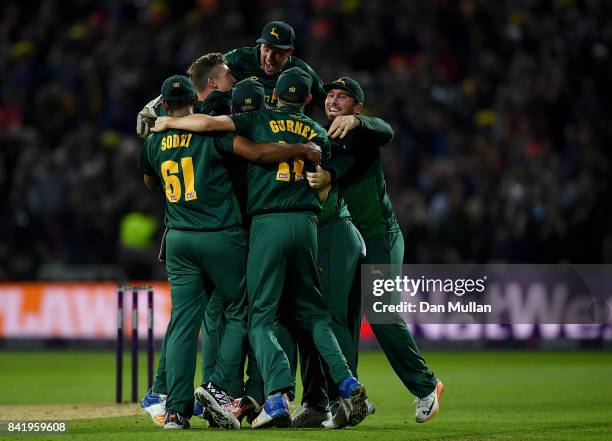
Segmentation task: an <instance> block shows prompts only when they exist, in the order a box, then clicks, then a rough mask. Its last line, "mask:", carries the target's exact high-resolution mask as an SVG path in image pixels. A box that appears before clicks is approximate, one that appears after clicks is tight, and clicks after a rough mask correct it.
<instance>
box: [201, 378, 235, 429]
mask: <svg viewBox="0 0 612 441" xmlns="http://www.w3.org/2000/svg"><path fill="white" fill-rule="evenodd" d="M195 397H196V400H198V401H199V402H200V403H202V405H203V406H204V407H206V408H207V409H208V411H209V412H210V414H211V415H212V418H213V420H214V421H215V423H217V424H218V425H219V426H221V427H223V428H224V429H240V421H238V419H237V418H236V417H235V416H234V414H233V413H232V411H233V409H232V404H231V401H230V398H229V397H228V396H227V394H226V393H225V391H223V390H222V389H221V388H219V387H217V386H215V385H214V384H213V383H211V382H210V381H208V382H206V383H202V385H201V386H200V387H198V388H197V389H196V391H195Z"/></svg>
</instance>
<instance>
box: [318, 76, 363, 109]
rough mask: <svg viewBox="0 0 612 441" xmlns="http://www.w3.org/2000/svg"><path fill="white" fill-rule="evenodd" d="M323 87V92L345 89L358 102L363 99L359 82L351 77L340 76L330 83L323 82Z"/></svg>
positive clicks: (361, 101)
mask: <svg viewBox="0 0 612 441" xmlns="http://www.w3.org/2000/svg"><path fill="white" fill-rule="evenodd" d="M323 89H325V92H329V91H330V90H332V89H342V90H346V91H347V92H348V93H350V94H351V96H352V97H353V98H355V100H356V101H357V102H358V103H363V100H364V99H365V96H364V94H363V89H362V88H361V86H360V85H359V83H358V82H357V81H355V80H354V79H352V78H351V77H340V78H338V79H337V80H334V81H332V82H331V83H327V84H324V85H323Z"/></svg>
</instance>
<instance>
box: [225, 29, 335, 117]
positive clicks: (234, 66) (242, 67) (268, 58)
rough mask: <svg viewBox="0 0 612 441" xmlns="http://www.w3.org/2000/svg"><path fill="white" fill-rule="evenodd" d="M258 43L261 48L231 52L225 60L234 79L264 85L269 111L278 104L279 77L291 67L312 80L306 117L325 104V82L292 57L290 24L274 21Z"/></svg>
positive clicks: (264, 30)
mask: <svg viewBox="0 0 612 441" xmlns="http://www.w3.org/2000/svg"><path fill="white" fill-rule="evenodd" d="M257 43H259V44H258V45H257V46H254V47H242V48H238V49H234V50H231V51H229V52H227V53H226V54H225V58H226V59H227V65H228V66H229V68H230V69H231V71H232V75H233V76H234V77H236V79H237V80H238V81H241V80H244V79H246V78H251V79H253V80H256V81H258V82H259V83H261V85H262V86H263V88H264V91H265V96H266V107H267V108H268V109H272V108H275V107H276V104H277V97H276V95H275V94H274V88H275V87H276V81H277V80H278V77H279V75H280V74H281V73H282V72H283V71H285V70H287V69H291V68H292V67H299V68H300V69H302V70H303V71H304V72H306V73H307V74H308V76H309V77H310V79H311V80H312V84H311V86H310V94H311V95H312V101H311V102H309V103H308V104H307V105H306V107H305V110H304V113H305V114H306V115H309V114H311V113H312V106H313V104H317V105H322V104H323V100H324V99H325V91H324V90H323V82H322V81H321V79H320V78H319V76H318V75H317V73H316V72H315V71H314V70H313V69H312V68H311V67H310V66H309V65H308V64H306V63H305V62H303V61H302V60H300V59H299V58H297V57H295V56H294V55H293V51H294V44H295V31H294V30H293V28H292V27H291V26H290V25H289V24H287V23H285V22H284V21H271V22H270V23H268V24H266V25H265V26H264V27H263V29H262V31H261V37H259V38H258V39H257Z"/></svg>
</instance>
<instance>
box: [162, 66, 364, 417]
mask: <svg viewBox="0 0 612 441" xmlns="http://www.w3.org/2000/svg"><path fill="white" fill-rule="evenodd" d="M311 86H312V80H311V78H310V76H309V75H308V74H307V73H306V72H304V71H303V70H301V69H299V68H292V69H288V70H286V71H285V72H283V73H282V74H281V75H280V76H279V79H278V82H277V85H276V93H277V96H278V98H279V103H280V104H279V105H280V107H279V108H278V109H276V110H265V111H259V112H250V113H243V114H238V115H234V116H232V117H231V118H228V117H223V116H222V117H208V116H206V115H191V116H190V117H186V118H160V119H158V120H157V121H156V123H155V129H154V130H156V131H157V130H160V129H165V128H167V127H182V128H184V129H189V130H201V131H210V130H216V131H234V130H236V131H238V133H241V134H245V135H247V136H249V138H250V139H252V140H254V141H263V140H268V141H278V142H299V141H314V142H317V143H320V144H321V146H322V148H323V151H324V153H325V151H327V152H328V151H329V150H328V149H329V144H328V140H327V137H326V133H325V131H324V130H323V128H322V127H320V126H319V125H318V124H317V123H315V122H314V121H312V120H311V119H310V118H308V117H307V116H305V115H304V114H303V112H302V109H303V106H304V105H305V104H306V103H307V102H308V101H309V100H310V99H311V97H310V88H311ZM310 165H311V164H306V166H310ZM304 167H305V164H304V162H302V161H301V160H298V159H296V158H294V159H292V160H290V161H283V162H280V163H279V164H277V165H274V166H271V165H267V166H261V165H257V164H249V170H248V180H249V183H248V187H249V188H248V214H249V215H250V216H252V217H253V221H252V224H251V233H250V237H249V259H248V264H247V292H248V296H249V340H250V342H251V345H252V346H253V349H254V351H255V356H256V358H257V363H258V365H259V368H260V370H261V372H262V376H263V378H264V384H265V394H266V401H265V404H264V409H263V410H262V412H261V413H260V415H259V416H258V417H257V418H256V419H255V421H254V422H253V427H267V426H288V425H289V424H290V421H291V416H290V413H289V408H288V407H289V406H288V402H287V398H286V397H285V395H284V393H285V392H288V391H290V390H291V389H292V388H293V387H294V384H293V377H292V375H291V372H290V367H289V361H288V360H287V355H286V354H285V352H284V351H283V349H282V348H281V346H280V345H279V343H278V341H277V339H276V336H275V333H274V328H275V321H276V313H277V310H278V306H279V303H280V302H281V301H282V302H283V304H284V306H285V308H284V309H285V310H287V309H291V311H292V312H293V314H294V317H295V320H296V321H297V324H298V325H299V326H300V327H301V328H302V329H307V330H308V331H309V332H310V333H311V335H312V339H313V342H314V344H315V346H316V348H317V350H318V351H319V353H320V355H321V357H322V358H323V360H325V362H326V364H327V366H328V368H329V371H330V375H331V377H332V378H333V380H334V382H335V383H336V384H338V389H339V391H340V395H341V396H340V400H341V405H342V407H343V409H344V411H345V412H346V413H347V416H348V418H347V420H348V421H349V424H350V425H356V424H358V423H359V422H361V421H362V420H363V419H364V418H365V417H366V415H367V404H366V399H367V396H366V392H365V388H364V387H363V385H361V384H360V383H359V382H358V381H357V380H356V379H355V378H354V377H353V376H352V373H351V371H350V369H349V367H348V366H347V363H346V360H345V359H344V357H343V356H342V353H341V351H340V348H339V347H338V342H337V340H336V338H335V336H334V334H333V332H332V331H331V329H330V326H329V322H330V315H329V313H328V312H327V309H326V305H325V302H324V301H323V298H322V297H321V294H320V291H319V276H318V273H317V266H316V256H317V219H316V214H317V213H318V212H319V211H320V209H321V202H320V200H319V198H318V195H317V193H315V192H313V191H312V190H310V188H309V187H308V184H307V183H306V180H305V179H304V175H303V171H304ZM287 305H291V308H287Z"/></svg>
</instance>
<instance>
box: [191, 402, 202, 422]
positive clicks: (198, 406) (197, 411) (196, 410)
mask: <svg viewBox="0 0 612 441" xmlns="http://www.w3.org/2000/svg"><path fill="white" fill-rule="evenodd" d="M193 416H195V417H198V418H204V406H202V403H200V402H199V401H198V400H196V402H195V403H194V405H193Z"/></svg>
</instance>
